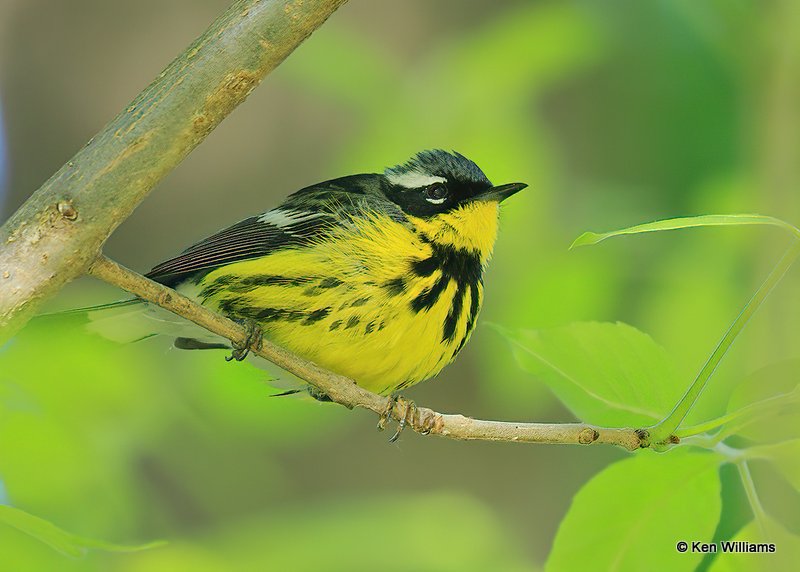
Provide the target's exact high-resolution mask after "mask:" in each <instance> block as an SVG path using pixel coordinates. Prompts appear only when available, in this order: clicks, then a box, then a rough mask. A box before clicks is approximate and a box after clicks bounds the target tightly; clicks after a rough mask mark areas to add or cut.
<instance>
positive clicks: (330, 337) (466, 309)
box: [201, 263, 482, 394]
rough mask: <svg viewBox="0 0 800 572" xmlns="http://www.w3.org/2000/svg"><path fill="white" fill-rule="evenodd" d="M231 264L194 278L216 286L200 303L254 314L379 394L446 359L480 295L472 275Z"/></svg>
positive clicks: (467, 329) (296, 347) (273, 334)
mask: <svg viewBox="0 0 800 572" xmlns="http://www.w3.org/2000/svg"><path fill="white" fill-rule="evenodd" d="M244 264H247V263H242V265H244ZM237 266H238V265H237ZM226 270H227V269H226ZM233 270H235V272H230V273H226V274H224V275H223V274H221V273H220V274H219V275H216V276H214V275H209V278H208V280H206V281H205V283H201V286H203V285H204V284H205V286H206V289H208V287H209V286H211V285H214V284H216V285H219V288H218V289H216V290H215V289H214V288H211V290H210V291H208V290H207V292H206V293H207V294H210V295H208V296H201V299H203V300H204V303H205V304H207V305H211V306H213V307H215V308H216V309H218V310H220V311H222V312H223V313H226V314H228V315H230V316H232V317H236V318H249V319H253V320H255V321H256V322H257V323H258V324H259V325H260V326H261V328H262V330H263V331H264V334H265V336H266V337H267V338H268V339H270V340H271V341H273V342H275V343H277V344H278V345H281V346H283V347H285V348H286V349H289V350H290V351H292V352H294V353H296V354H298V355H301V356H303V357H305V358H306V359H309V360H311V361H313V362H315V363H317V364H318V365H320V366H322V367H324V368H326V369H329V370H331V371H334V372H336V373H339V374H341V375H345V376H347V377H350V378H352V379H354V380H355V381H356V382H357V383H358V384H359V385H360V386H362V387H364V388H366V389H369V390H371V391H375V392H377V393H384V394H385V393H391V392H393V391H396V390H398V389H402V388H404V387H408V386H410V385H413V384H415V383H417V382H420V381H423V380H425V379H427V378H429V377H431V376H434V375H436V374H437V373H439V371H441V369H442V368H443V367H445V366H446V365H447V364H448V363H450V362H451V361H452V360H453V359H454V358H455V356H456V355H457V354H458V352H459V351H460V350H461V348H462V347H463V345H464V343H466V341H467V339H468V337H469V335H470V333H471V330H472V328H473V326H474V324H475V319H476V317H477V313H478V311H479V308H480V303H481V298H482V285H481V283H480V281H479V280H478V281H476V282H475V283H462V282H459V281H457V280H454V279H452V280H451V279H449V278H446V277H443V276H441V275H436V274H432V275H430V276H427V277H413V279H409V277H408V276H407V275H406V274H401V275H397V272H398V270H397V269H391V270H388V272H390V273H394V274H387V276H394V277H395V278H397V280H395V279H393V278H388V279H387V278H386V276H383V277H380V276H375V275H374V274H373V273H367V274H357V275H351V276H350V278H349V279H348V278H343V279H341V280H340V279H338V278H335V279H334V278H330V277H327V278H326V277H322V276H306V277H304V278H302V279H299V278H294V279H288V278H286V277H285V276H283V277H281V276H275V275H271V276H265V275H263V274H260V275H257V276H258V278H259V279H258V280H256V279H255V278H254V277H255V276H256V275H253V274H250V273H248V272H247V270H248V269H247V268H246V267H240V268H236V269H233ZM221 271H222V269H221V270H220V271H219V272H221ZM233 275H235V276H236V279H235V280H234V279H231V280H227V278H226V277H227V276H233ZM247 276H249V277H250V279H248V278H247ZM339 276H341V274H339ZM281 278H283V280H281ZM257 282H260V284H257ZM201 291H202V290H201ZM420 300H422V301H420Z"/></svg>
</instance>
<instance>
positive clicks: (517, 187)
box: [473, 183, 528, 203]
mask: <svg viewBox="0 0 800 572" xmlns="http://www.w3.org/2000/svg"><path fill="white" fill-rule="evenodd" d="M527 186H528V184H527V183H508V184H507V185H498V186H496V187H492V188H491V189H489V190H487V191H484V192H482V193H481V194H479V195H477V196H476V197H474V199H473V200H476V201H496V202H498V203H499V202H501V201H504V200H506V199H507V198H508V197H510V196H511V195H513V194H516V193H518V192H519V191H521V190H522V189H524V188H525V187H527Z"/></svg>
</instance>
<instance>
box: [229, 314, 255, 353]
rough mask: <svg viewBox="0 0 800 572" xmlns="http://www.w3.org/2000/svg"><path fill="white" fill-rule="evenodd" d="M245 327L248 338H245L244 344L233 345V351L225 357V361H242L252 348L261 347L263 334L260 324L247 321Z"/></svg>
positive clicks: (235, 343)
mask: <svg viewBox="0 0 800 572" xmlns="http://www.w3.org/2000/svg"><path fill="white" fill-rule="evenodd" d="M244 327H245V331H246V332H247V337H245V339H244V342H241V343H237V342H234V343H233V344H232V345H233V350H231V355H229V356H225V361H233V360H236V361H242V360H243V359H244V358H246V357H247V355H248V354H249V353H250V349H251V348H258V347H259V346H261V337H262V332H261V328H260V327H259V326H258V324H257V323H256V322H255V321H253V320H247V321H245V323H244Z"/></svg>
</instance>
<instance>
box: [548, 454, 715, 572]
mask: <svg viewBox="0 0 800 572" xmlns="http://www.w3.org/2000/svg"><path fill="white" fill-rule="evenodd" d="M720 462H721V457H719V456H718V455H717V454H715V453H708V454H703V453H697V452H693V451H686V450H675V451H674V452H672V453H670V454H669V455H658V454H656V453H650V452H648V453H640V454H638V455H636V456H634V457H630V458H628V459H625V460H623V461H620V462H618V463H614V464H613V465H611V466H610V467H608V468H606V469H605V470H604V471H602V472H601V473H599V474H598V475H596V476H595V477H594V478H593V479H592V480H591V481H589V482H588V483H587V484H586V485H585V486H584V487H583V488H582V489H581V490H580V491H578V494H577V495H575V498H574V499H573V501H572V506H571V507H570V509H569V511H568V512H567V515H566V516H565V517H564V520H563V521H562V522H561V526H560V527H559V529H558V533H557V534H556V538H555V541H554V543H553V549H552V551H551V552H550V556H549V558H548V560H547V564H546V566H545V570H547V571H548V572H560V571H572V570H608V571H614V570H670V571H671V572H680V571H682V570H694V569H695V567H696V566H697V564H698V563H699V562H700V560H701V558H702V554H692V553H691V552H688V553H680V552H678V551H677V550H676V545H677V543H678V542H679V541H681V540H683V541H687V542H690V543H691V541H692V540H700V541H710V540H711V538H712V537H713V536H714V530H715V529H716V527H717V522H718V521H719V517H720V511H721V508H722V502H721V499H720V479H719V474H718V466H719V464H720Z"/></svg>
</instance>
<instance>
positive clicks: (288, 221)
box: [258, 208, 320, 228]
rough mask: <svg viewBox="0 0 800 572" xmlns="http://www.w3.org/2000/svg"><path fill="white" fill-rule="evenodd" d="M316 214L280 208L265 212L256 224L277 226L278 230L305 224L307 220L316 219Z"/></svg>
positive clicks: (317, 215)
mask: <svg viewBox="0 0 800 572" xmlns="http://www.w3.org/2000/svg"><path fill="white" fill-rule="evenodd" d="M319 216H320V215H319V214H318V213H308V212H297V211H286V210H283V209H280V208H277V209H272V210H271V211H267V212H265V213H264V214H262V215H261V216H259V217H258V222H263V223H267V224H271V225H273V226H277V227H278V228H286V227H288V226H293V225H296V224H298V223H302V222H307V221H309V220H312V219H315V218H318V217H319Z"/></svg>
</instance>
